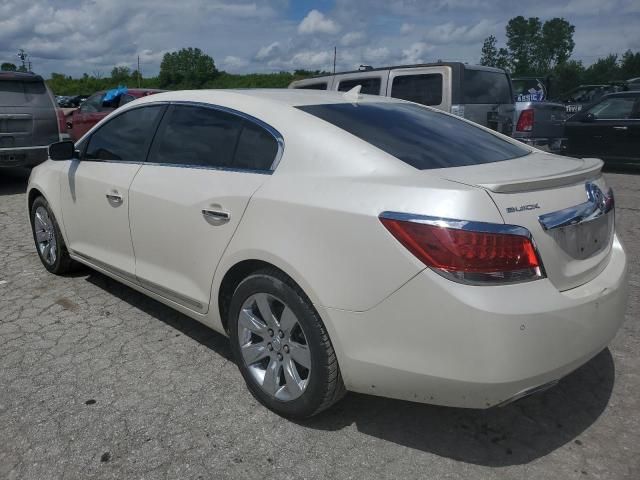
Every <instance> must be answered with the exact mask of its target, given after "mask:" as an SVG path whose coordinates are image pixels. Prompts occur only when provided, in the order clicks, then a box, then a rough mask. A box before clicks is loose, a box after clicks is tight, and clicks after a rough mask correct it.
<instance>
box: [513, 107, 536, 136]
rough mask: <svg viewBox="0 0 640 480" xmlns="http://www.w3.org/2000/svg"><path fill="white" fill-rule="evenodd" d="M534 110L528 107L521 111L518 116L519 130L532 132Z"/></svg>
mask: <svg viewBox="0 0 640 480" xmlns="http://www.w3.org/2000/svg"><path fill="white" fill-rule="evenodd" d="M534 116H535V114H534V111H533V109H532V108H527V109H526V110H522V112H520V116H519V117H518V123H517V124H516V131H517V132H530V131H531V130H533V120H534Z"/></svg>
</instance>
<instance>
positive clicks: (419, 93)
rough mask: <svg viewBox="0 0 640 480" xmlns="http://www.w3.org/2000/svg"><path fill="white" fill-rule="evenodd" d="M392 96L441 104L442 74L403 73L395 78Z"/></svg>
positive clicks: (423, 103) (411, 100) (427, 103)
mask: <svg viewBox="0 0 640 480" xmlns="http://www.w3.org/2000/svg"><path fill="white" fill-rule="evenodd" d="M391 96H392V97H394V98H399V99H401V100H409V101H410V102H416V103H421V104H422V105H440V104H441V103H442V74H440V73H430V74H425V75H401V76H399V77H395V78H394V79H393V83H392V85H391Z"/></svg>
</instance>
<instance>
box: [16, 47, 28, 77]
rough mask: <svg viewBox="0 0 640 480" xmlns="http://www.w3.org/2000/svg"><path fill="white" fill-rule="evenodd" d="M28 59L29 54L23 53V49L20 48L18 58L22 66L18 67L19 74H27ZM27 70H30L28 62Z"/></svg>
mask: <svg viewBox="0 0 640 480" xmlns="http://www.w3.org/2000/svg"><path fill="white" fill-rule="evenodd" d="M28 57H29V54H28V53H27V52H25V51H24V49H23V48H21V49H20V50H19V51H18V58H19V59H20V61H21V62H22V65H20V71H21V72H27V71H28V70H27V58H28ZM29 69H31V62H29Z"/></svg>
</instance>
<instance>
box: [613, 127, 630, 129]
mask: <svg viewBox="0 0 640 480" xmlns="http://www.w3.org/2000/svg"><path fill="white" fill-rule="evenodd" d="M627 128H628V127H613V129H614V130H626V129H627Z"/></svg>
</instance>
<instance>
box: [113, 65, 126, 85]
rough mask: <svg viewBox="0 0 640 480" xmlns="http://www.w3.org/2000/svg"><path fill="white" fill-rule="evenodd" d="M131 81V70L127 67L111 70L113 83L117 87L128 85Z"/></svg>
mask: <svg viewBox="0 0 640 480" xmlns="http://www.w3.org/2000/svg"><path fill="white" fill-rule="evenodd" d="M130 80H131V69H130V68H129V67H127V66H124V65H121V66H115V67H113V69H112V70H111V82H112V83H115V84H116V85H127V84H128V83H129V82H130Z"/></svg>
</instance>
